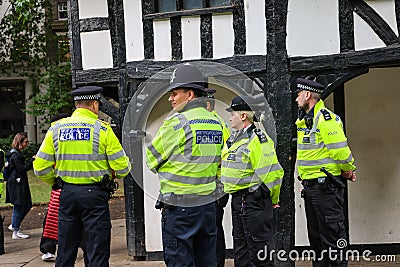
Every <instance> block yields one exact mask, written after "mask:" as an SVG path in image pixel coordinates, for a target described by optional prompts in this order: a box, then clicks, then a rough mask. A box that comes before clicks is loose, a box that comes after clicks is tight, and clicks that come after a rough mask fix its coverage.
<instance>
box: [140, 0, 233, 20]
mask: <svg viewBox="0 0 400 267" xmlns="http://www.w3.org/2000/svg"><path fill="white" fill-rule="evenodd" d="M183 1H184V0H176V7H177V9H178V10H176V11H168V12H158V1H154V10H153V11H154V12H155V13H151V14H147V15H144V16H143V18H144V19H148V20H151V19H165V18H173V17H182V16H194V15H205V14H215V13H228V12H235V11H236V10H237V8H236V6H235V4H234V2H235V1H232V0H231V1H230V5H229V6H217V7H210V6H209V0H202V4H203V8H196V9H183Z"/></svg>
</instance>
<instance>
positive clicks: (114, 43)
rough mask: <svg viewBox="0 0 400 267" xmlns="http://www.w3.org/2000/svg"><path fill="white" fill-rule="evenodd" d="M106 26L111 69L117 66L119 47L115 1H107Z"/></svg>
mask: <svg viewBox="0 0 400 267" xmlns="http://www.w3.org/2000/svg"><path fill="white" fill-rule="evenodd" d="M107 3H108V16H109V17H108V23H109V24H108V26H109V29H110V38H111V52H112V59H113V67H117V66H118V46H119V43H118V41H119V38H118V35H117V21H116V19H117V16H116V12H117V9H116V8H117V6H116V1H115V0H108V1H107Z"/></svg>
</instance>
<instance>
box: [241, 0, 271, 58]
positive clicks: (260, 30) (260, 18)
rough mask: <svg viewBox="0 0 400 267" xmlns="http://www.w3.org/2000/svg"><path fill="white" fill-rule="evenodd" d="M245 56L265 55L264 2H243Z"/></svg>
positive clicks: (252, 0)
mask: <svg viewBox="0 0 400 267" xmlns="http://www.w3.org/2000/svg"><path fill="white" fill-rule="evenodd" d="M244 13H245V23H246V54H247V55H265V54H266V53H267V29H266V21H265V1H264V0H245V1H244Z"/></svg>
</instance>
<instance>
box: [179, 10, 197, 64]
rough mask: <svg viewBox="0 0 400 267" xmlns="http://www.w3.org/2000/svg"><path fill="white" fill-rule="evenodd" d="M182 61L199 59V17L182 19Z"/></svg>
mask: <svg viewBox="0 0 400 267" xmlns="http://www.w3.org/2000/svg"><path fill="white" fill-rule="evenodd" d="M181 23H182V59H183V60H189V59H199V58H201V40H200V24H201V21H200V17H199V16H194V17H182V19H181Z"/></svg>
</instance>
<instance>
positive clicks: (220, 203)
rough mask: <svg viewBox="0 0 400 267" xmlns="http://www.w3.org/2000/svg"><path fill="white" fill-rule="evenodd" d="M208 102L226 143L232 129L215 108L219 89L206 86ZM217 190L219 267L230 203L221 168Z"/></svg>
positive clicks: (223, 256) (223, 259)
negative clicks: (226, 214) (225, 191)
mask: <svg viewBox="0 0 400 267" xmlns="http://www.w3.org/2000/svg"><path fill="white" fill-rule="evenodd" d="M205 90H206V93H207V95H206V97H207V98H206V100H205V101H206V103H207V110H208V111H210V112H211V114H213V115H214V116H215V118H217V119H218V120H219V122H221V125H222V137H223V140H224V144H225V143H226V141H228V139H229V136H230V131H229V127H228V125H227V124H226V122H225V121H224V119H223V118H222V117H221V116H220V115H219V114H218V113H217V111H216V110H215V93H216V92H217V90H215V89H212V88H206V89H205ZM217 178H218V179H217V180H216V183H217V192H218V193H220V194H221V196H220V197H218V199H217V201H215V205H216V209H217V215H216V216H217V218H216V222H217V266H218V267H223V266H224V265H225V255H226V253H225V252H226V243H225V233H224V227H223V225H222V221H223V218H224V208H225V207H226V204H227V203H228V200H229V194H226V193H224V192H223V190H224V189H223V185H222V183H221V180H220V178H221V168H219V169H218V172H217Z"/></svg>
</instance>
